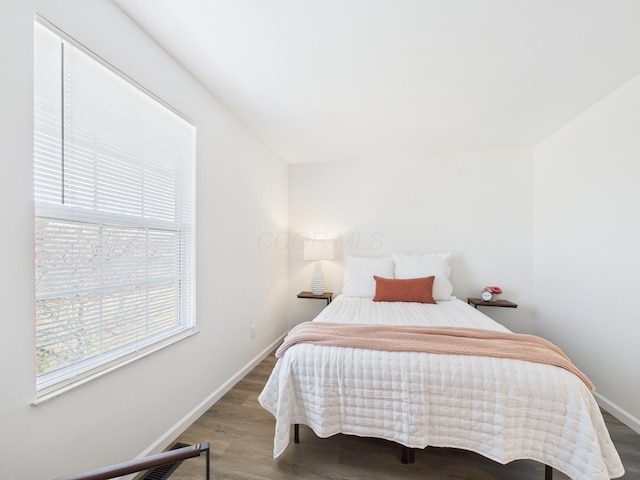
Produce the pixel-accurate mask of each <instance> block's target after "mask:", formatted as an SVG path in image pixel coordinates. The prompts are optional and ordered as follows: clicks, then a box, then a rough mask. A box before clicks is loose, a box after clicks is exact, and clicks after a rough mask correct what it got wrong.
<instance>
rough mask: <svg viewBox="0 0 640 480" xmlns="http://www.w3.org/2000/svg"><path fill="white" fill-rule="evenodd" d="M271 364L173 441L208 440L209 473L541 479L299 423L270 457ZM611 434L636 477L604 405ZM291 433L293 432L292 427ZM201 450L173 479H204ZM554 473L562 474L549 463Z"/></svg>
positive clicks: (633, 446) (529, 469) (631, 448)
mask: <svg viewBox="0 0 640 480" xmlns="http://www.w3.org/2000/svg"><path fill="white" fill-rule="evenodd" d="M274 364H275V358H274V357H273V355H270V356H269V357H267V358H266V359H265V360H264V361H263V362H262V363H261V364H260V365H258V366H257V367H256V368H255V369H254V370H253V371H252V372H251V373H249V374H248V375H247V376H246V377H245V378H244V379H243V380H241V381H240V382H239V383H238V384H237V385H236V386H235V387H234V388H233V389H232V390H231V391H229V392H228V393H227V394H226V395H225V396H224V397H223V398H222V399H220V400H219V401H218V402H217V403H216V404H215V405H214V406H213V407H212V408H211V409H210V410H208V411H207V412H206V413H205V414H204V415H202V417H200V419H198V420H197V421H196V422H195V423H194V424H193V425H192V426H191V427H189V428H188V429H187V430H186V431H185V432H184V433H183V434H182V435H181V436H180V437H179V438H178V439H177V440H176V441H178V442H183V443H188V444H192V443H201V442H210V444H211V478H212V479H216V480H223V479H224V480H227V479H229V480H231V479H233V480H263V479H274V480H275V479H282V480H289V479H290V480H293V479H296V480H300V479H301V480H327V479H339V480H360V479H362V480H365V479H367V480H368V479H386V480H400V479H429V480H534V479H535V480H543V479H544V467H543V466H542V465H541V464H539V463H536V462H533V461H528V460H526V461H516V462H513V463H510V464H508V465H500V464H498V463H495V462H492V461H491V460H488V459H486V458H484V457H482V456H480V455H477V454H474V453H471V452H466V451H462V450H455V449H445V448H427V449H425V450H419V451H416V454H415V463H413V464H409V465H403V464H402V463H401V462H400V447H399V446H398V445H396V444H394V443H391V442H388V441H385V440H378V439H370V438H360V437H353V436H348V435H335V436H333V437H330V438H324V439H321V438H317V437H316V436H315V434H314V433H313V432H312V431H311V430H310V429H309V428H307V427H306V426H303V425H301V426H300V443H299V444H297V445H296V444H294V443H293V441H292V443H291V445H290V446H289V447H288V448H287V450H286V451H285V453H284V454H283V455H282V456H280V458H278V459H277V460H273V457H272V451H273V434H274V425H275V421H274V418H273V416H272V415H271V414H270V413H269V412H267V411H266V410H264V409H263V408H262V407H261V406H260V405H259V403H258V395H259V394H260V392H261V391H262V388H263V386H264V384H265V383H266V381H267V378H268V376H269V374H270V373H271V370H272V369H273V366H274ZM604 415H605V420H606V422H607V426H608V428H609V432H610V434H611V437H612V439H613V441H614V443H615V445H616V448H617V449H618V452H619V453H620V456H621V457H622V462H623V464H624V466H625V470H626V474H625V475H624V477H621V478H623V479H625V480H640V435H637V434H636V433H635V432H633V431H632V430H631V429H629V428H628V427H627V426H625V425H624V424H622V423H621V422H619V421H618V420H617V419H615V418H614V417H612V416H611V415H609V414H607V413H606V412H605V413H604ZM292 439H293V434H292ZM204 472H205V460H204V456H203V457H200V458H196V459H190V460H187V461H185V462H184V463H183V464H182V465H181V466H180V467H179V468H178V469H177V470H176V471H175V473H174V474H173V475H172V477H171V479H172V480H186V479H189V480H191V479H203V478H205V476H204ZM553 478H554V480H566V479H567V478H568V477H567V476H565V475H563V474H562V473H560V472H557V471H554V475H553Z"/></svg>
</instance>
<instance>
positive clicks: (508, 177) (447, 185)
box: [289, 149, 534, 332]
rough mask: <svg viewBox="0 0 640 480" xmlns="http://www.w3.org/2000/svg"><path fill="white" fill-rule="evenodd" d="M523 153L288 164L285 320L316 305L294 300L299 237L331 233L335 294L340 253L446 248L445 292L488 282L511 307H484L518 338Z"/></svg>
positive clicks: (526, 275)
mask: <svg viewBox="0 0 640 480" xmlns="http://www.w3.org/2000/svg"><path fill="white" fill-rule="evenodd" d="M532 162H533V157H532V151H531V150H530V149H512V150H496V151H482V152H464V153H457V154H441V155H433V156H431V157H428V158H420V159H405V160H403V159H398V160H397V161H396V162H394V163H393V164H384V165H383V164H369V163H367V164H359V163H325V164H311V165H292V166H291V167H290V168H289V226H290V229H289V232H290V243H291V247H292V248H290V250H289V323H290V325H295V324H297V323H299V322H301V321H304V320H310V319H311V318H313V316H314V315H316V314H317V313H318V312H319V311H320V310H321V308H322V307H323V304H322V302H321V301H318V300H304V299H298V298H296V294H297V293H298V292H299V291H301V290H309V289H310V281H311V280H310V279H311V274H312V269H313V267H312V265H311V263H312V262H305V261H303V260H302V241H301V239H302V237H303V236H304V235H309V234H313V233H326V234H328V235H337V236H338V237H339V238H340V241H339V242H338V243H339V245H341V246H342V247H343V248H340V249H339V250H338V252H337V258H336V260H335V261H334V262H325V267H324V269H325V274H326V276H327V277H328V281H327V283H328V286H327V288H328V289H329V288H331V289H332V291H334V292H340V291H341V287H342V276H343V272H344V268H343V265H344V253H345V252H346V253H349V254H351V255H359V256H384V255H389V254H391V253H393V252H406V253H420V252H442V251H451V254H452V263H451V268H452V273H451V278H452V283H453V286H454V295H456V296H458V297H459V298H462V299H464V300H466V298H467V297H468V296H474V297H477V296H478V295H479V293H480V290H481V289H482V287H484V286H486V285H493V284H497V285H500V286H501V287H502V288H503V290H504V294H503V297H504V298H508V299H511V300H512V301H514V302H516V303H518V304H519V307H518V309H517V310H512V309H497V308H486V309H485V310H484V311H485V313H487V314H488V315H489V316H491V317H493V318H495V319H496V320H499V321H501V322H502V323H503V324H504V325H506V326H507V327H508V328H511V329H512V330H514V331H518V332H531V331H532V328H533V326H532V316H533V308H534V307H533V305H532V302H531V290H532V284H531V282H532V272H531V265H532V235H533V233H532V221H533V163H532Z"/></svg>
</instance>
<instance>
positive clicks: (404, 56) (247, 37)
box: [114, 0, 640, 163]
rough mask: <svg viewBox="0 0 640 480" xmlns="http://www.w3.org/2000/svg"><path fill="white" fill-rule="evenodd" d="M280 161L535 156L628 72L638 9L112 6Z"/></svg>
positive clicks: (350, 3)
mask: <svg viewBox="0 0 640 480" xmlns="http://www.w3.org/2000/svg"><path fill="white" fill-rule="evenodd" d="M114 2H115V3H116V4H117V5H119V6H120V7H121V8H122V9H123V10H124V11H125V12H126V13H127V14H128V15H129V16H130V17H131V18H133V19H134V21H135V22H137V23H138V24H139V25H140V26H141V27H142V28H143V29H144V30H145V31H146V32H147V33H148V34H149V35H150V36H151V37H153V38H154V39H155V40H156V41H157V42H158V43H159V44H160V45H162V46H163V47H164V48H165V49H166V50H167V51H168V52H169V53H170V54H171V55H173V56H174V57H175V58H176V59H177V60H178V61H179V62H180V63H182V65H184V67H186V68H187V69H188V70H190V71H191V72H192V73H193V75H194V76H196V77H197V78H198V79H199V80H200V81H201V82H202V83H203V84H204V85H205V86H206V87H207V88H208V89H209V90H210V91H211V92H212V93H213V94H214V95H215V96H216V97H217V98H218V99H220V100H221V101H222V103H224V104H225V105H226V106H227V107H228V108H229V109H230V110H231V111H233V112H234V113H235V114H236V115H237V116H238V117H239V118H241V119H242V121H243V122H244V123H245V124H246V125H248V126H249V127H250V128H251V129H252V130H253V131H254V132H255V133H256V134H257V135H258V136H259V137H261V138H262V139H263V140H264V141H265V142H266V143H268V144H269V145H270V146H271V148H272V149H273V150H274V151H275V152H276V153H277V154H279V155H280V156H281V157H282V158H283V159H284V160H285V161H287V162H289V163H302V162H315V161H339V160H378V159H384V160H387V159H398V158H407V157H411V158H420V157H423V156H425V155H427V154H429V153H432V152H441V151H452V150H475V149H491V148H508V147H519V146H530V145H534V144H535V143H537V142H538V141H540V140H541V139H543V138H544V137H546V136H547V135H549V134H550V133H552V132H553V131H555V130H556V129H558V128H559V127H561V126H562V125H564V124H565V123H567V122H568V121H569V120H571V119H573V118H575V117H576V116H577V115H579V114H580V113H581V112H583V111H584V110H586V109H587V108H589V107H590V106H591V105H593V104H594V103H596V102H597V101H598V100H599V99H601V98H603V97H604V96H606V95H607V94H609V93H610V92H612V91H613V90H615V89H616V88H617V87H619V86H620V85H622V84H623V83H625V82H626V81H628V80H630V79H631V78H633V77H634V76H636V75H637V74H639V73H640V1H639V0H114Z"/></svg>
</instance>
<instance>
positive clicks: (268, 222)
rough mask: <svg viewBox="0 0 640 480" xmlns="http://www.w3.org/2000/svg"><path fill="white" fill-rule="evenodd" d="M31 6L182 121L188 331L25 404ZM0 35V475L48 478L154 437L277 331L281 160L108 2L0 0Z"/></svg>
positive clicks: (136, 450)
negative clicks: (185, 126)
mask: <svg viewBox="0 0 640 480" xmlns="http://www.w3.org/2000/svg"><path fill="white" fill-rule="evenodd" d="M36 11H37V12H39V13H41V14H42V15H43V16H45V17H46V18H48V19H49V20H50V21H51V22H53V23H54V24H57V25H58V26H59V27H60V28H62V29H63V30H65V31H66V32H67V33H68V34H70V35H71V36H73V37H74V38H76V39H77V40H78V41H80V42H81V43H83V44H84V45H85V46H87V47H88V48H90V49H92V50H94V51H95V52H96V53H98V54H99V55H101V56H102V57H103V58H105V59H106V60H108V61H109V62H111V63H112V64H113V65H115V66H116V67H118V68H119V69H121V70H122V71H124V72H125V73H127V74H128V75H129V76H131V77H133V78H134V79H135V80H137V81H138V82H140V83H141V84H143V85H144V86H146V87H147V88H149V89H150V90H151V91H153V92H154V93H156V94H158V95H159V96H160V97H162V98H164V99H165V100H166V101H168V102H169V103H170V104H172V105H173V106H175V107H176V108H177V109H179V110H181V111H182V112H183V113H185V114H186V115H187V116H188V117H190V118H191V119H192V120H194V121H195V122H196V124H197V127H198V167H197V187H198V193H197V218H198V235H197V268H198V273H197V282H198V284H197V285H198V290H197V315H198V316H197V319H198V327H199V330H200V333H198V334H197V335H195V336H193V337H191V338H189V339H187V340H184V341H182V342H179V343H177V344H174V345H173V346H171V347H168V348H166V349H164V350H162V351H160V352H157V353H155V354H152V355H150V356H148V357H146V358H144V359H142V360H139V361H137V362H134V363H133V364H131V365H128V366H126V367H124V368H121V369H119V370H117V371H115V372H112V373H110V374H107V375H105V376H103V377H101V378H99V379H97V380H94V381H92V382H91V383H89V384H86V385H84V386H82V387H79V388H76V389H74V390H73V391H71V392H68V393H66V394H64V395H62V396H60V397H58V398H55V399H53V400H50V401H47V402H45V403H42V404H40V405H38V406H37V407H33V406H31V402H32V401H33V400H34V398H35V362H34V275H33V270H34V263H33V200H32V191H33V190H32V170H33V167H32V165H33V161H32V150H33V141H32V135H33V126H32V125H33V122H32V115H33V88H32V83H33V66H32V65H33V53H32V49H33V45H32V44H33V40H32V37H33V23H32V22H33V14H34V12H36ZM0 36H1V37H0V58H1V61H0V69H1V71H0V162H2V175H0V196H1V198H2V205H3V207H2V208H1V209H0V212H1V213H0V215H1V221H2V225H3V227H2V229H0V242H1V243H0V245H1V246H2V248H1V250H0V258H1V260H0V265H2V269H1V271H0V302H1V304H2V316H1V318H2V326H3V331H2V335H0V384H1V385H2V388H1V389H0V426H1V431H2V435H1V436H0V452H1V453H0V456H1V457H2V462H0V477H2V478H11V479H22V478H24V479H31V480H37V479H49V478H54V477H57V476H61V475H63V474H70V473H73V472H76V471H81V470H84V469H89V468H95V467H98V466H101V465H104V464H108V463H113V462H119V461H124V460H127V459H130V458H132V457H135V456H137V455H139V454H141V453H145V452H148V451H150V450H159V449H160V448H161V447H164V446H166V444H168V443H169V442H170V441H171V440H173V438H171V437H172V435H177V434H178V433H180V429H181V428H182V427H186V426H187V425H188V423H189V422H190V421H191V420H193V419H194V418H193V417H194V416H195V415H197V414H198V413H199V412H200V411H201V410H202V409H203V408H204V407H205V406H206V404H207V403H208V402H211V401H212V400H215V398H217V396H218V395H220V393H221V392H222V391H224V389H225V388H228V387H229V384H228V383H227V382H229V381H233V379H235V378H236V377H237V375H239V374H241V373H242V371H243V369H245V368H246V367H249V366H251V364H252V362H253V361H255V360H256V359H259V358H260V356H261V355H262V354H263V353H265V352H266V351H267V349H269V348H270V346H271V345H272V344H273V343H274V342H275V341H276V340H277V339H278V338H279V337H280V335H281V334H282V333H283V332H284V331H285V330H286V328H287V324H286V298H287V297H286V296H287V287H286V285H287V255H286V250H283V249H274V248H263V247H262V246H261V245H260V243H259V239H260V235H261V234H262V232H265V231H267V232H273V231H285V230H286V228H287V167H286V165H285V164H284V163H283V162H282V161H281V160H280V159H279V158H277V157H276V156H275V155H274V154H273V153H272V152H271V151H270V150H268V149H267V148H266V147H265V146H264V145H263V144H262V143H261V142H259V141H258V140H257V139H256V138H255V137H254V136H253V135H252V134H251V133H249V132H248V131H247V130H246V129H245V128H244V126H242V125H241V124H240V123H239V122H238V121H237V120H236V119H235V117H233V116H232V115H230V114H229V113H228V112H227V111H226V110H225V109H224V108H223V107H222V106H221V105H220V104H219V103H218V102H217V101H216V100H215V99H214V98H212V97H211V96H210V95H209V93H208V92H207V91H206V90H204V88H203V87H202V86H201V85H200V84H199V83H197V82H196V81H195V80H194V79H193V78H192V77H190V76H189V75H188V74H187V73H186V72H185V71H184V70H183V69H182V68H180V67H179V66H178V65H177V64H176V63H175V62H174V61H173V60H172V59H171V58H170V57H169V56H168V55H167V54H166V53H165V52H164V51H162V50H161V49H160V48H159V47H158V46H157V45H156V44H155V43H154V42H152V41H151V40H150V39H149V38H148V37H147V36H146V35H144V34H143V32H142V31H140V30H139V29H138V28H137V27H136V26H135V25H134V24H133V23H132V22H131V21H130V20H129V19H128V17H126V16H125V15H124V14H123V13H122V12H121V11H120V10H119V9H117V8H116V7H115V6H114V5H113V4H112V3H111V2H109V1H108V0H93V1H91V2H87V1H84V0H56V1H51V0H20V1H13V0H2V2H1V3H0ZM252 324H255V325H256V337H255V338H254V339H253V340H252V339H251V338H250V326H251V325H252ZM202 440H203V441H206V440H208V439H207V438H202Z"/></svg>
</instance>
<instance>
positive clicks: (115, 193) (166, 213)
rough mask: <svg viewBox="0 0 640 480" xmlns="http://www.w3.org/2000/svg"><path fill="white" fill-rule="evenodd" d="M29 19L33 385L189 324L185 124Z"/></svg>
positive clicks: (112, 361) (189, 156) (57, 381)
mask: <svg viewBox="0 0 640 480" xmlns="http://www.w3.org/2000/svg"><path fill="white" fill-rule="evenodd" d="M34 28H35V44H34V50H35V71H34V77H35V85H34V92H35V95H34V103H35V114H34V125H35V128H34V193H35V247H36V251H35V278H36V350H37V351H36V368H37V375H36V377H37V391H38V397H39V398H40V397H45V396H47V395H49V394H51V393H53V392H58V391H59V390H60V389H61V388H67V387H68V386H69V385H73V384H75V383H77V382H80V381H83V380H85V379H87V378H90V377H92V376H94V375H96V374H99V373H102V372H104V371H106V370H108V369H111V368H113V367H114V366H117V365H120V364H122V363H124V362H127V361H129V360H131V359H134V358H138V357H140V356H142V355H145V354H147V353H149V352H150V351H153V350H155V349H157V348H160V347H162V346H164V345H166V344H169V343H171V342H173V341H175V340H177V339H180V338H183V337H185V336H187V335H190V334H191V333H193V331H194V329H195V262H194V257H195V244H194V243H195V174H194V172H195V136H196V129H195V126H194V125H193V124H192V123H191V122H189V121H188V120H186V119H185V118H184V117H183V116H182V115H180V114H178V113H177V112H175V111H174V110H173V109H172V108H170V107H168V106H167V105H166V104H164V103H163V102H161V101H160V100H158V99H157V98H155V97H154V96H153V95H151V94H150V93H148V92H147V91H145V90H144V89H143V88H141V87H140V86H139V85H137V84H135V83H134V82H133V81H131V80H130V79H128V78H127V77H125V76H124V75H122V74H121V73H119V72H118V71H117V70H116V69H114V68H113V67H111V66H109V65H108V64H106V63H105V62H104V61H102V60H101V59H99V58H98V57H97V56H95V55H94V54H92V53H91V52H89V51H88V50H86V49H85V48H84V47H82V46H81V45H79V44H78V43H77V42H75V41H73V40H72V39H70V38H69V37H67V36H66V35H64V34H63V33H62V32H60V31H59V30H57V29H56V28H55V27H53V26H51V25H49V24H48V23H46V21H44V20H42V19H37V20H36V22H35V27H34Z"/></svg>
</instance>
